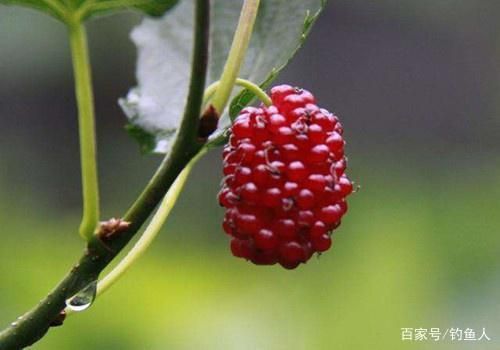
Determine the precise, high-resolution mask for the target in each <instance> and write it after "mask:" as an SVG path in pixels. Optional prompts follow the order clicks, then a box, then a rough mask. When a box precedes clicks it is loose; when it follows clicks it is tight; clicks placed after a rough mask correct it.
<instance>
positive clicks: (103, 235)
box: [96, 218, 130, 242]
mask: <svg viewBox="0 0 500 350" xmlns="http://www.w3.org/2000/svg"><path fill="white" fill-rule="evenodd" d="M129 227H130V222H129V221H125V220H123V219H117V218H111V219H109V220H108V221H101V223H100V224H99V228H98V229H97V232H96V235H97V236H98V237H99V238H100V239H101V240H102V241H105V242H109V241H111V240H113V238H115V237H117V236H118V235H120V234H121V233H123V232H125V231H127V229H128V228H129Z"/></svg>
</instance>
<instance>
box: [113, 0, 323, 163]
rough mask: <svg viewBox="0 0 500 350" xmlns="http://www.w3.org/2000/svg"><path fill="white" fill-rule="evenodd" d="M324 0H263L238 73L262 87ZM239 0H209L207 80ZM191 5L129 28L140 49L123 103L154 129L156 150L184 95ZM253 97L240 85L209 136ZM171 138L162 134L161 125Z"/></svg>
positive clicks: (184, 2)
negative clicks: (131, 85)
mask: <svg viewBox="0 0 500 350" xmlns="http://www.w3.org/2000/svg"><path fill="white" fill-rule="evenodd" d="M325 3H326V1H321V0H264V1H261V5H260V8H259V14H258V17H257V20H256V23H255V29H254V33H253V36H252V40H251V41H250V45H249V48H248V53H247V56H246V59H245V62H244V64H243V66H242V69H241V73H240V77H242V78H245V79H248V80H251V81H253V82H255V83H257V84H260V85H261V86H263V87H267V86H269V84H270V83H271V82H272V81H273V80H274V79H275V78H276V76H277V75H278V74H279V72H280V71H281V70H282V69H283V68H284V67H285V66H286V64H287V63H288V62H289V61H290V59H291V58H292V57H293V55H294V54H295V52H296V51H297V50H298V49H299V48H300V47H301V46H302V44H303V42H304V40H305V38H306V37H307V34H308V33H309V31H310V29H311V27H312V25H313V24H314V22H315V20H316V18H317V16H318V15H319V13H320V12H321V10H322V9H323V8H324V6H325ZM242 4H243V1H242V0H213V1H212V9H211V10H212V11H211V33H210V45H211V47H210V57H209V70H208V83H211V82H214V81H216V80H218V79H219V77H220V75H221V74H222V70H223V69H224V64H225V61H226V57H227V55H228V52H229V48H230V46H231V42H232V37H233V34H234V31H235V28H236V24H237V22H238V18H239V14H240V10H241V6H242ZM192 17H193V5H192V1H190V0H181V1H180V3H179V5H178V6H177V7H176V8H174V9H173V10H172V11H171V12H169V13H167V14H166V15H165V16H164V17H163V18H161V19H145V20H144V21H143V22H142V23H141V24H140V25H139V26H137V27H136V28H135V29H134V30H133V31H132V34H131V37H132V40H133V41H134V43H135V44H136V46H137V49H138V60H137V80H138V87H136V88H133V89H132V90H131V92H130V93H129V94H128V95H127V97H125V98H123V99H121V102H120V103H121V105H122V107H123V106H127V108H125V109H124V110H125V112H126V114H127V116H128V118H129V121H130V122H131V123H132V124H133V125H135V126H137V127H139V128H141V129H143V130H145V131H146V132H148V133H149V134H153V135H156V141H157V142H158V143H159V144H157V146H156V147H155V149H156V151H158V152H163V153H164V152H168V149H169V145H170V144H171V141H172V140H171V138H172V137H173V136H174V135H175V130H176V129H177V127H178V125H179V123H180V118H181V116H182V114H183V113H182V112H183V109H184V104H185V100H186V95H187V89H188V82H189V72H190V59H191V46H192V27H193V19H192ZM253 99H254V95H253V94H252V93H250V92H249V91H246V90H244V91H242V92H241V93H240V94H238V95H237V96H236V97H235V98H234V99H233V101H232V103H231V105H230V108H229V111H230V112H229V113H225V114H224V116H223V117H222V119H221V121H220V124H219V130H218V131H217V132H216V133H215V134H214V135H213V136H212V137H211V139H212V140H214V139H215V138H217V140H218V141H219V142H220V141H221V137H222V136H221V135H222V134H223V132H224V129H225V128H226V127H227V126H228V125H229V124H230V120H229V114H231V115H233V116H234V115H235V114H237V113H238V112H239V110H241V108H243V107H244V106H246V105H247V104H249V103H250V102H251V101H252V100H253ZM166 130H167V131H169V133H168V135H170V138H168V139H165V131H166Z"/></svg>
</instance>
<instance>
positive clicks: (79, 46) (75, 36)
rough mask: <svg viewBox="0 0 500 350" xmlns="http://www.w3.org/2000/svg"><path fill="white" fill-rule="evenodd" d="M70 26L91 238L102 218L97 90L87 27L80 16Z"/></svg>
mask: <svg viewBox="0 0 500 350" xmlns="http://www.w3.org/2000/svg"><path fill="white" fill-rule="evenodd" d="M68 29H69V40H70V46H71V57H72V60H73V71H74V76H75V91H76V100H77V104H78V124H79V134H80V135H79V136H80V160H81V168H82V192H83V217H82V222H81V224H80V235H81V236H82V237H83V238H85V239H86V240H87V241H88V240H90V239H91V237H92V235H93V234H94V231H95V229H96V227H97V224H98V222H99V185H98V179H97V160H96V136H95V121H94V119H95V117H94V94H93V91H92V79H91V72H90V60H89V53H88V45H87V35H86V32H85V27H84V26H83V24H82V23H81V22H80V20H78V19H76V20H74V21H68Z"/></svg>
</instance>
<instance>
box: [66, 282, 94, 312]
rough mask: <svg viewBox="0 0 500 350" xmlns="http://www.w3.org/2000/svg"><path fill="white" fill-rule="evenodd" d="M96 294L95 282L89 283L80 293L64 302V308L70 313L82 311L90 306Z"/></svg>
mask: <svg viewBox="0 0 500 350" xmlns="http://www.w3.org/2000/svg"><path fill="white" fill-rule="evenodd" d="M96 292H97V281H93V282H91V283H89V284H88V285H87V286H86V287H85V288H83V289H82V290H81V291H79V292H78V293H76V294H75V295H73V296H72V297H71V298H68V299H67V300H66V306H67V307H68V309H70V310H72V311H76V312H79V311H84V310H86V309H88V308H89V307H90V305H92V303H93V302H94V300H95V297H96Z"/></svg>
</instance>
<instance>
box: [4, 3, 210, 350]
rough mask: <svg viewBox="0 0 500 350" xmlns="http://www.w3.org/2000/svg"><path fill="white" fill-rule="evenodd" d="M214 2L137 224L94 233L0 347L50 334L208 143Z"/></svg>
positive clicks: (201, 6)
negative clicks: (106, 234)
mask: <svg viewBox="0 0 500 350" xmlns="http://www.w3.org/2000/svg"><path fill="white" fill-rule="evenodd" d="M209 5H210V4H209V0H196V13H195V40H194V50H193V60H192V64H191V65H192V70H191V82H190V85H189V93H188V102H187V108H186V109H185V113H184V116H183V119H182V123H181V126H180V129H179V132H178V136H177V138H176V140H175V142H174V146H173V147H172V150H171V151H170V153H169V155H168V156H167V157H166V158H165V159H164V161H163V162H162V163H161V164H160V166H159V168H158V170H157V172H156V173H155V175H154V176H153V178H152V179H151V181H150V182H149V183H148V185H147V186H146V189H145V190H144V192H143V193H142V194H141V196H140V197H139V199H138V200H137V201H136V202H135V203H134V204H133V205H132V207H131V208H130V209H129V211H128V212H127V214H126V216H125V217H124V219H125V220H126V221H131V225H130V226H129V228H128V229H127V230H126V231H124V232H121V233H120V235H119V236H117V237H115V239H114V240H112V241H110V242H108V243H107V244H106V245H103V243H102V242H101V241H100V239H99V238H98V237H97V236H96V235H94V236H93V237H92V239H91V240H90V241H89V242H88V244H87V249H86V250H85V252H84V254H83V255H82V256H81V258H80V259H79V260H78V262H77V263H76V264H75V265H74V266H73V268H72V269H71V270H70V271H69V273H68V274H67V275H66V276H65V277H64V278H63V279H62V280H61V281H60V282H59V284H58V285H57V286H56V287H55V288H54V289H53V290H52V292H51V293H50V294H49V295H47V296H46V297H45V298H44V299H43V300H42V301H40V303H38V304H37V305H36V306H35V307H34V308H33V309H32V310H30V311H28V312H27V313H26V314H24V315H23V316H21V317H20V318H18V319H17V321H16V322H15V324H11V325H10V326H9V327H7V328H6V329H4V330H3V331H1V332H0V350H16V349H22V348H25V347H27V346H30V345H32V344H33V343H35V342H36V341H38V340H39V339H40V338H42V337H43V336H44V335H45V334H46V333H47V331H48V330H49V328H50V326H51V323H52V322H53V321H54V320H55V319H56V318H58V316H59V314H60V312H61V311H62V310H63V309H64V308H65V306H66V305H65V300H66V299H67V298H68V297H71V296H73V295H75V294H76V293H77V292H79V291H80V290H81V289H82V288H84V287H85V286H87V285H88V284H89V283H91V282H92V281H95V280H96V279H97V277H98V275H99V274H100V273H101V271H102V270H104V268H105V267H106V266H108V265H109V263H110V262H111V261H112V260H113V258H114V257H115V256H116V255H117V254H118V253H119V252H120V251H121V250H122V249H123V248H124V247H125V245H126V244H127V243H128V242H129V241H130V239H132V237H133V236H134V234H135V233H136V232H137V231H138V230H139V228H140V227H141V226H142V224H143V223H144V222H145V221H146V220H147V218H148V217H149V215H150V214H151V212H152V211H153V210H154V208H155V207H156V206H157V204H158V203H159V202H160V200H161V199H162V198H163V196H164V195H165V193H166V192H167V190H168V189H169V187H170V186H171V184H172V183H173V182H174V181H175V179H176V178H177V176H178V175H179V173H180V172H181V171H182V169H183V168H184V167H185V166H186V164H187V163H188V162H189V161H190V159H191V158H192V157H194V156H195V155H196V154H197V153H198V151H199V150H200V149H201V148H202V144H200V143H198V142H197V141H196V140H197V132H198V124H199V119H200V111H201V103H202V100H203V90H204V88H205V79H206V69H207V55H208V38H209V36H208V33H209V18H210V15H209V8H210V6H209ZM54 249H58V247H54Z"/></svg>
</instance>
